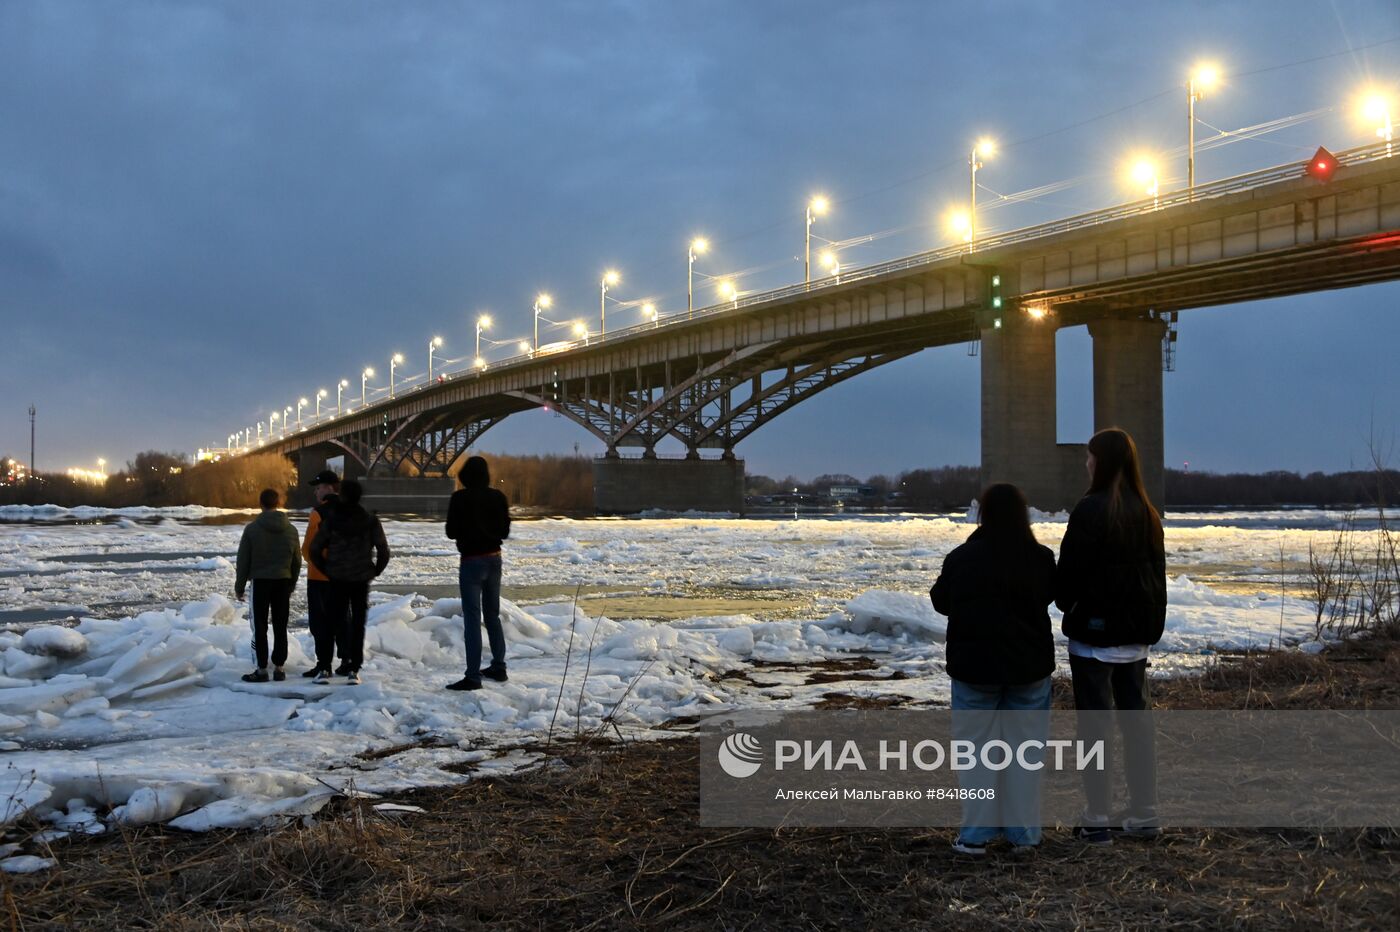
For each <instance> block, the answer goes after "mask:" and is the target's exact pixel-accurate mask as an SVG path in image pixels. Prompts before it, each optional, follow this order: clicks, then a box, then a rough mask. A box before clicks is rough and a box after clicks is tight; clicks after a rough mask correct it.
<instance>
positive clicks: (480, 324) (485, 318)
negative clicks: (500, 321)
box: [476, 314, 491, 367]
mask: <svg viewBox="0 0 1400 932" xmlns="http://www.w3.org/2000/svg"><path fill="white" fill-rule="evenodd" d="M490 326H491V316H490V315H489V314H482V315H481V316H480V317H478V318H477V319H476V360H477V362H476V364H477V366H478V367H480V366H481V331H483V330H486V329H489V328H490Z"/></svg>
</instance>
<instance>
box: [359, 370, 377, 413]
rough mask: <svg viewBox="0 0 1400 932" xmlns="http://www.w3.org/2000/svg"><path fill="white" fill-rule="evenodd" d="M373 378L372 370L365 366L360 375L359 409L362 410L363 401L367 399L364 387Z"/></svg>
mask: <svg viewBox="0 0 1400 932" xmlns="http://www.w3.org/2000/svg"><path fill="white" fill-rule="evenodd" d="M373 376H374V370H373V369H371V368H370V367H369V366H365V371H364V372H361V373H360V407H362V408H363V407H364V406H365V399H366V398H367V397H368V396H367V395H366V394H365V386H367V385H368V384H369V380H370V379H371V378H372V377H373Z"/></svg>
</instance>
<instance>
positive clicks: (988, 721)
mask: <svg viewBox="0 0 1400 932" xmlns="http://www.w3.org/2000/svg"><path fill="white" fill-rule="evenodd" d="M1086 467H1087V470H1088V473H1089V490H1088V492H1087V493H1086V494H1085V495H1084V497H1083V498H1082V499H1080V501H1079V503H1078V504H1077V505H1076V506H1075V508H1074V511H1073V512H1072V513H1071V514H1070V518H1069V525H1068V527H1067V528H1066V530H1065V535H1064V539H1063V541H1062V542H1061V544H1060V555H1059V562H1058V564H1057V563H1056V560H1055V555H1054V553H1053V552H1052V551H1051V550H1050V548H1048V547H1045V546H1043V545H1041V544H1040V543H1038V542H1037V541H1036V538H1035V532H1034V531H1033V529H1032V527H1031V522H1030V513H1029V508H1028V507H1027V502H1026V497H1025V495H1024V494H1022V492H1021V491H1020V489H1018V488H1017V487H1016V486H1014V485H1009V484H1004V483H1003V484H996V485H992V486H990V487H988V488H987V489H986V490H985V491H984V492H983V493H982V495H981V496H980V498H979V500H978V512H977V517H978V527H977V529H976V530H975V531H974V532H973V533H972V535H971V536H970V537H969V538H968V540H967V542H966V543H964V544H962V545H961V546H959V547H957V548H955V549H954V550H953V551H952V552H951V553H949V554H948V556H947V558H946V559H945V560H944V561H943V566H942V569H941V572H940V574H939V576H938V579H937V581H936V582H935V583H934V584H933V588H932V589H931V590H930V592H929V596H930V598H931V599H932V600H933V607H934V609H935V610H937V611H938V612H939V613H940V614H943V615H946V616H947V617H948V636H947V654H946V657H947V669H948V675H949V677H950V678H951V679H952V708H953V729H954V732H955V736H956V737H958V738H961V739H966V740H972V741H974V742H975V743H976V744H977V745H979V746H980V745H982V744H983V743H985V742H987V741H991V740H1007V739H1008V738H1010V739H1014V740H1010V741H1008V742H1007V743H1008V744H1011V745H1012V746H1017V744H1018V743H1019V742H1020V741H1023V740H1025V739H1027V738H1036V739H1038V740H1040V741H1043V740H1044V738H1045V736H1046V731H1047V729H1048V727H1049V710H1050V684H1051V674H1052V673H1053V672H1054V670H1055V652H1054V642H1053V636H1052V633H1051V628H1050V624H1051V623H1050V615H1049V611H1048V607H1049V605H1050V603H1051V602H1054V603H1055V604H1056V605H1057V606H1058V607H1059V609H1060V611H1061V612H1063V620H1062V622H1061V630H1062V631H1063V633H1064V634H1065V637H1066V638H1067V639H1068V641H1069V663H1070V672H1071V675H1072V677H1073V692H1074V704H1075V708H1076V710H1078V731H1079V738H1080V739H1081V740H1084V741H1086V742H1089V743H1090V746H1092V745H1093V743H1094V742H1098V741H1102V742H1103V746H1104V749H1105V757H1104V767H1103V769H1097V768H1088V769H1085V770H1084V771H1083V782H1084V793H1085V798H1086V803H1085V807H1084V812H1083V815H1082V817H1081V819H1080V824H1079V825H1078V826H1076V827H1075V829H1074V836H1075V837H1076V838H1078V839H1080V840H1081V841H1084V842H1086V843H1089V844H1093V845H1105V844H1111V843H1112V841H1113V838H1114V836H1115V835H1131V836H1139V837H1153V836H1156V835H1158V834H1160V832H1161V827H1160V824H1159V822H1158V818H1157V785H1156V762H1155V749H1154V744H1153V735H1152V730H1151V727H1150V724H1149V720H1148V719H1147V717H1146V713H1147V710H1148V709H1149V701H1148V686H1147V658H1148V653H1149V650H1150V648H1151V646H1152V645H1153V644H1156V643H1157V641H1159V640H1160V639H1161V637H1162V631H1163V628H1164V626H1165V622H1166V605H1167V596H1166V556H1165V548H1164V544H1163V534H1162V520H1161V516H1160V514H1159V513H1158V511H1157V509H1156V508H1155V507H1154V506H1153V504H1152V501H1151V500H1150V498H1149V497H1148V494H1147V490H1146V488H1145V487H1144V485H1143V481H1142V472H1141V467H1140V464H1139V461H1138V454H1137V447H1136V445H1135V444H1134V443H1133V440H1132V438H1131V437H1130V436H1129V435H1128V434H1127V433H1125V432H1124V431H1122V430H1118V429H1116V428H1110V429H1107V430H1102V431H1099V432H1098V433H1096V434H1095V435H1094V436H1093V437H1092V438H1091V439H1090V440H1089V450H1088V457H1087V462H1086ZM1112 710H1117V712H1119V713H1128V714H1121V715H1115V714H1114V713H1113V711H1112ZM1115 721H1117V723H1118V726H1119V729H1120V730H1121V732H1122V735H1123V750H1124V754H1123V756H1124V764H1125V771H1126V774H1125V775H1126V782H1127V788H1128V800H1127V805H1126V807H1125V808H1124V809H1122V810H1121V811H1118V812H1114V811H1112V799H1111V795H1112V787H1111V771H1110V767H1111V751H1110V749H1111V747H1112V742H1111V740H1110V738H1111V736H1112V727H1113V723H1114V722H1115ZM1008 731H1014V732H1016V733H1015V734H1008V733H1006V732H1008ZM1031 763H1036V762H1034V761H1033V762H1031ZM964 781H965V783H964V785H965V786H967V785H969V784H970V785H973V786H976V787H977V788H979V789H990V790H991V792H990V793H985V794H980V795H979V797H978V798H974V799H968V800H966V801H965V803H964V806H963V815H962V823H963V824H962V828H961V830H960V832H959V834H958V837H957V839H956V840H955V841H954V843H953V847H954V848H955V849H956V850H958V851H959V852H962V853H963V854H968V855H973V856H979V855H982V854H985V852H986V850H987V845H988V844H989V843H990V842H992V841H994V840H996V839H997V838H1003V839H1004V840H1006V841H1007V842H1010V843H1011V845H1012V846H1013V847H1014V848H1016V849H1020V850H1033V849H1034V848H1035V846H1037V845H1038V844H1039V843H1040V837H1041V829H1040V824H1039V808H1040V806H1039V803H1040V771H1039V769H1038V768H1037V769H1030V768H1021V767H1018V766H1013V767H1008V768H1006V769H1005V770H1002V771H999V772H995V773H992V772H987V771H984V770H973V771H970V772H968V773H966V775H965V777H964Z"/></svg>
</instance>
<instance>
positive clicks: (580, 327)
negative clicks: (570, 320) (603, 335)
mask: <svg viewBox="0 0 1400 932" xmlns="http://www.w3.org/2000/svg"><path fill="white" fill-rule="evenodd" d="M574 333H575V334H576V335H577V336H581V337H586V336H588V327H587V326H586V325H585V324H584V322H583V321H581V320H576V321H574Z"/></svg>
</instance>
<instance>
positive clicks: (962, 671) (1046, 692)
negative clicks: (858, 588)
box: [929, 483, 1055, 856]
mask: <svg viewBox="0 0 1400 932" xmlns="http://www.w3.org/2000/svg"><path fill="white" fill-rule="evenodd" d="M977 524H978V527H977V530H975V531H973V532H972V535H971V536H970V537H968V539H967V542H966V543H964V544H962V545H961V546H959V547H956V548H954V549H953V551H952V552H951V553H949V554H948V556H947V557H946V558H944V560H943V568H942V570H941V572H940V573H939V575H938V580H937V581H936V582H935V583H934V584H933V588H932V589H930V590H929V597H930V598H931V599H932V600H933V607H934V610H935V611H937V612H938V613H939V614H941V615H946V616H947V617H948V640H947V651H946V654H945V656H946V659H947V667H948V676H949V677H950V678H951V679H952V681H953V697H952V699H953V702H952V706H953V731H954V735H955V737H956V738H958V739H960V740H970V741H973V742H975V743H976V744H977V745H978V746H979V747H980V746H981V745H983V744H985V743H986V742H988V741H991V740H1003V741H1006V742H1007V744H1009V745H1010V746H1011V747H1013V748H1015V747H1018V746H1019V745H1020V744H1021V743H1022V742H1024V741H1026V740H1030V739H1037V740H1039V741H1042V742H1043V741H1044V740H1045V737H1046V733H1047V731H1048V729H1049V714H1050V712H1049V710H1050V675H1051V674H1052V673H1053V672H1054V671H1055V649H1054V641H1053V638H1052V636H1051V631H1050V614H1049V612H1048V611H1047V608H1048V606H1049V605H1050V602H1051V601H1052V600H1053V598H1054V594H1055V555H1054V553H1053V552H1052V551H1051V550H1050V548H1049V547H1044V546H1041V545H1040V544H1039V543H1037V542H1036V539H1035V532H1034V531H1033V530H1032V529H1031V523H1030V510H1029V508H1028V507H1027V504H1026V497H1025V495H1023V494H1022V493H1021V490H1020V489H1018V488H1016V486H1014V485H1008V484H1005V483H999V484H996V485H992V486H988V487H987V489H986V490H985V491H984V492H983V493H982V495H981V496H980V497H979V498H978V502H977ZM1034 757H1035V756H1034V755H1031V754H1028V755H1027V756H1026V761H1027V763H1030V764H1032V765H1034V764H1036V763H1038V762H1039V761H1038V759H1033V758H1034ZM959 779H960V782H962V784H963V787H964V788H965V789H978V790H991V791H992V792H991V794H989V795H990V796H991V797H992V798H988V799H970V800H966V801H964V804H963V817H962V822H963V825H962V829H961V831H960V832H959V833H958V837H957V839H956V840H955V841H954V843H953V848H954V850H956V851H959V852H961V853H963V854H969V855H973V856H980V855H983V854H985V853H986V850H987V844H988V843H989V842H991V841H993V840H994V839H996V838H997V837H998V836H1001V837H1004V838H1005V839H1006V840H1007V841H1009V842H1010V843H1011V844H1012V845H1013V846H1014V847H1015V848H1016V849H1017V850H1018V851H1031V850H1034V849H1035V847H1036V846H1037V845H1038V844H1039V843H1040V774H1039V771H1038V769H1029V768H1022V767H1021V766H1019V764H1016V765H1013V766H1010V767H1007V768H1006V769H1005V770H1002V771H1000V772H996V771H991V770H987V769H986V768H978V769H976V770H973V771H963V772H961V773H960V775H959Z"/></svg>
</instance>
